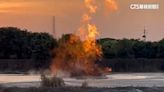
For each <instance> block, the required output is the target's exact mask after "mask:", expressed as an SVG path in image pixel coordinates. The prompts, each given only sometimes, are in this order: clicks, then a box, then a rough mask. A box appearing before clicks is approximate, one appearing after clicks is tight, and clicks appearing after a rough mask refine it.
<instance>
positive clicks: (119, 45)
mask: <svg viewBox="0 0 164 92" xmlns="http://www.w3.org/2000/svg"><path fill="white" fill-rule="evenodd" d="M98 43H99V44H100V45H101V46H102V49H103V57H104V58H132V59H134V58H147V59H152V58H153V59H154V58H164V39H162V40H161V41H159V42H144V41H140V40H137V39H130V40H129V39H122V40H115V39H109V38H104V39H100V40H98Z"/></svg>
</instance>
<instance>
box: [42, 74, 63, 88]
mask: <svg viewBox="0 0 164 92" xmlns="http://www.w3.org/2000/svg"><path fill="white" fill-rule="evenodd" d="M41 86H42V87H63V86H65V83H64V80H63V79H62V78H58V77H55V76H53V77H47V76H46V75H45V74H41Z"/></svg>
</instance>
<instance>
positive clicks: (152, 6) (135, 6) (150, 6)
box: [130, 4, 160, 10]
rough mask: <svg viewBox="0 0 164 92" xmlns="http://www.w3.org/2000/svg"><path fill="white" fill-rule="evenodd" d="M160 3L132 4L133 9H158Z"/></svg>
mask: <svg viewBox="0 0 164 92" xmlns="http://www.w3.org/2000/svg"><path fill="white" fill-rule="evenodd" d="M159 8H160V5H159V4H130V9H131V10H158V9H159Z"/></svg>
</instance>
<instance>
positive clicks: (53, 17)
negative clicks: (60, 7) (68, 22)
mask: <svg viewBox="0 0 164 92" xmlns="http://www.w3.org/2000/svg"><path fill="white" fill-rule="evenodd" d="M55 22H56V20H55V16H52V34H53V36H54V38H56V23H55Z"/></svg>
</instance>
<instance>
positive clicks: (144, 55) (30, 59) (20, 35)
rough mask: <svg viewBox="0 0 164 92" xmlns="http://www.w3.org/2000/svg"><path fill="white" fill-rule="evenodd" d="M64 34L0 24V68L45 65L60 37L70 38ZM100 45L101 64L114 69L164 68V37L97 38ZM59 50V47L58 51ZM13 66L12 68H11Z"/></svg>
mask: <svg viewBox="0 0 164 92" xmlns="http://www.w3.org/2000/svg"><path fill="white" fill-rule="evenodd" d="M70 35H72V34H65V35H63V37H61V38H60V39H59V40H56V39H54V38H53V37H52V36H51V35H49V34H48V33H32V32H29V31H27V30H22V29H19V28H15V27H2V28H0V70H1V71H2V70H3V71H4V70H5V69H8V68H9V69H11V70H14V69H15V70H21V69H25V70H30V69H42V68H48V67H49V65H50V63H51V59H52V57H55V56H56V55H58V53H54V52H55V51H54V49H55V48H56V47H57V46H59V44H60V42H61V41H65V42H67V41H69V40H68V39H69V36H70ZM97 43H98V44H100V46H101V48H102V52H103V54H102V60H101V62H98V64H99V65H101V66H107V67H112V69H113V70H114V71H115V72H125V71H127V72H128V71H130V72H132V71H135V72H142V71H147V72H150V71H164V64H163V62H164V39H162V40H160V41H158V42H148V41H147V42H144V41H141V40H138V39H120V40H117V39H110V38H103V39H99V40H97ZM59 52H60V51H59ZM11 67H13V68H11Z"/></svg>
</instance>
